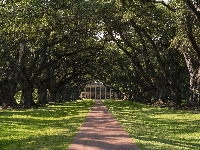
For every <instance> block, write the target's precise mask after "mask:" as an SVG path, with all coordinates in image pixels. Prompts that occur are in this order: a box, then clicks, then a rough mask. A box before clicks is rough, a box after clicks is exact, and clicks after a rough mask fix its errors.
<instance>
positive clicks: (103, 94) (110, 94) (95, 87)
mask: <svg viewBox="0 0 200 150" xmlns="http://www.w3.org/2000/svg"><path fill="white" fill-rule="evenodd" d="M80 97H81V98H83V99H115V98H116V97H117V94H116V92H114V91H113V90H112V88H111V87H110V86H109V85H106V86H105V85H103V83H102V82H92V83H88V85H86V86H85V88H84V90H83V91H82V92H81V95H80Z"/></svg>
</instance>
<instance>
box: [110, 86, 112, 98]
mask: <svg viewBox="0 0 200 150" xmlns="http://www.w3.org/2000/svg"><path fill="white" fill-rule="evenodd" d="M111 96H112V92H111V88H110V99H111Z"/></svg>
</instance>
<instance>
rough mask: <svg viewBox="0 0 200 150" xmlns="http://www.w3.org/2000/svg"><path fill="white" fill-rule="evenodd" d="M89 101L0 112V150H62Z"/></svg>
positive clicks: (89, 106)
mask: <svg viewBox="0 0 200 150" xmlns="http://www.w3.org/2000/svg"><path fill="white" fill-rule="evenodd" d="M92 105H93V101H91V100H84V101H77V102H69V103H65V104H62V105H61V104H60V105H49V106H48V107H45V108H44V107H43V108H42V107H41V108H39V109H28V110H3V111H0V149H1V150H60V149H63V150H66V149H67V148H68V146H69V145H70V144H71V142H72V140H73V138H74V137H75V135H76V133H77V132H78V130H79V128H80V126H81V125H82V123H83V121H84V119H85V117H86V116H87V114H88V112H89V110H90V108H91V106H92Z"/></svg>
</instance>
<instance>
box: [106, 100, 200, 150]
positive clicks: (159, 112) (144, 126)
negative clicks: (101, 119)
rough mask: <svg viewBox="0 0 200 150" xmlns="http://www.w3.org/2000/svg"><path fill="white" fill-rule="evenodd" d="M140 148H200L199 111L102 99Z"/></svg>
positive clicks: (147, 149) (179, 149)
mask: <svg viewBox="0 0 200 150" xmlns="http://www.w3.org/2000/svg"><path fill="white" fill-rule="evenodd" d="M104 104H105V105H106V106H107V107H108V108H109V110H110V111H111V112H112V114H113V115H114V116H115V118H116V119H117V120H118V121H119V122H120V123H121V125H122V126H123V128H124V129H125V130H126V131H127V132H128V133H129V135H130V136H131V137H132V138H133V140H134V141H135V142H136V143H137V144H138V146H139V147H140V148H141V149H142V150H155V149H158V150H172V149H173V150H194V149H195V150H198V149H200V142H199V141H200V114H194V113H192V112H189V111H180V110H171V109H167V108H157V107H156V106H147V105H142V104H137V103H133V102H130V101H111V100H110V101H109V100H107V101H104Z"/></svg>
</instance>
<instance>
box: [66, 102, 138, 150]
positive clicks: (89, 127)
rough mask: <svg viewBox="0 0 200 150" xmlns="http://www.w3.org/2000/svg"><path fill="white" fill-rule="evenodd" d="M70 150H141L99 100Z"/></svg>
mask: <svg viewBox="0 0 200 150" xmlns="http://www.w3.org/2000/svg"><path fill="white" fill-rule="evenodd" d="M68 150H140V149H139V148H138V147H137V145H136V144H135V143H134V142H133V140H132V139H131V138H130V137H129V135H128V134H127V133H126V131H125V130H124V129H123V128H122V127H121V125H120V124H119V123H118V121H117V120H116V119H115V118H114V117H113V116H112V115H111V113H110V112H109V111H108V109H107V108H106V107H105V106H104V105H103V104H102V102H101V101H99V100H97V101H96V102H95V104H94V106H93V107H92V109H91V111H90V112H89V114H88V116H87V117H86V120H85V122H84V123H83V125H82V126H81V128H80V130H79V132H78V134H77V135H76V137H75V139H74V140H73V142H72V144H71V145H70V146H69V148H68Z"/></svg>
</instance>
